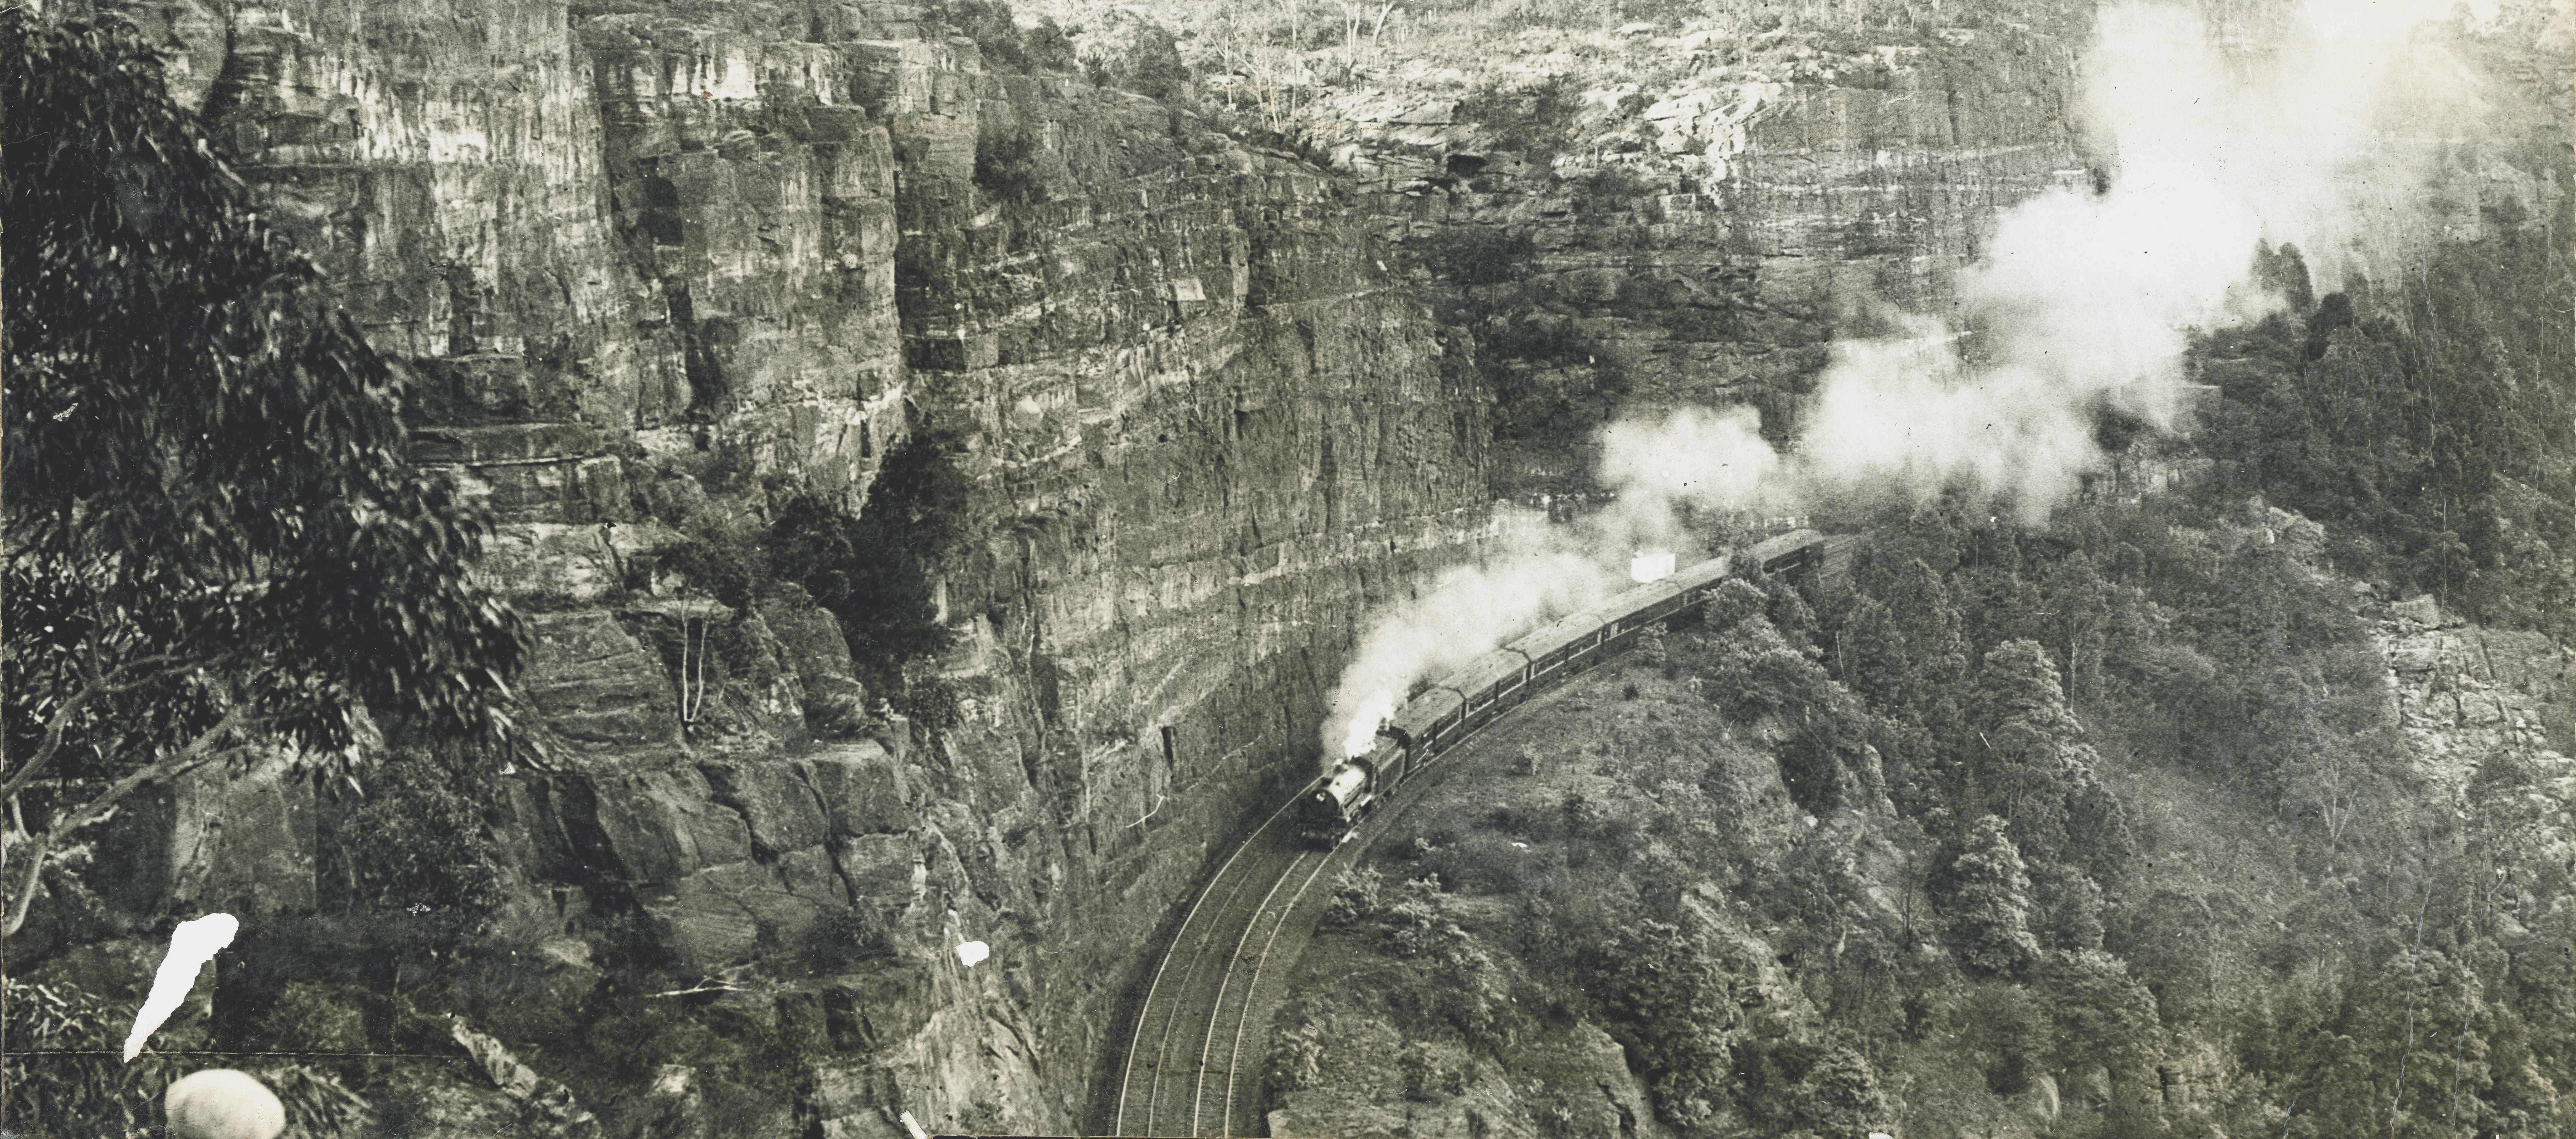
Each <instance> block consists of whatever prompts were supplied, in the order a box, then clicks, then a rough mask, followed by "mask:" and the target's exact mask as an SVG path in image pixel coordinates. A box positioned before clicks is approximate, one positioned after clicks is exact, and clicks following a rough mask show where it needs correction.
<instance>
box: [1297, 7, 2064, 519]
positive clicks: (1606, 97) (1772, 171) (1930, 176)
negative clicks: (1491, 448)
mask: <svg viewBox="0 0 2576 1139" xmlns="http://www.w3.org/2000/svg"><path fill="white" fill-rule="evenodd" d="M2063 7H2064V8H2065V9H2067V10H2066V11H2057V10H2054V8H2053V7H2052V8H2051V10H2048V11H2045V12H2037V13H2030V14H2028V15H2029V18H2030V20H2031V21H2032V22H2031V23H2003V22H1994V21H1985V22H1980V23H1978V26H1975V27H1960V28H1941V29H1931V30H1921V29H1917V30H1898V29H1892V28H1888V29H1882V28H1866V27H1861V26H1854V27H1851V28H1847V29H1838V27H1837V24H1836V22H1835V21H1834V20H1833V19H1832V18H1831V17H1828V16H1824V15H1819V14H1812V13H1811V14H1806V15H1802V16H1797V17H1791V19H1792V20H1793V25H1783V26H1780V27H1776V28H1773V29H1772V30H1770V31H1767V32H1764V31H1759V29H1757V28H1755V27H1751V26H1747V27H1745V28H1742V29H1740V30H1739V31H1738V32H1733V33H1730V32H1728V31H1726V30H1723V29H1722V28H1716V29H1712V28H1710V27H1708V26H1707V25H1705V24H1696V25H1690V26H1692V27H1698V28H1700V29H1701V30H1697V31H1684V32H1676V31H1675V30H1674V28H1673V27H1672V26H1670V25H1668V24H1657V23H1654V22H1651V21H1646V22H1638V23H1632V24H1628V25H1626V26H1623V27H1620V28H1618V29H1617V30H1615V31H1609V30H1596V31H1589V32H1582V31H1566V32H1558V33H1553V34H1550V33H1543V32H1539V31H1531V32H1527V33H1523V34H1522V35H1520V36H1518V37H1513V38H1509V39H1505V38H1502V37H1500V36H1499V34H1496V33H1490V32H1489V33H1487V35H1486V38H1485V39H1484V40H1482V41H1481V42H1482V45H1483V46H1484V47H1485V48H1487V49H1488V50H1487V51H1485V52H1483V53H1480V54H1479V53H1466V52H1462V51H1461V50H1459V49H1458V48H1457V47H1456V45H1455V44H1454V43H1453V42H1451V41H1444V40H1438V39H1435V40H1433V41H1432V42H1431V44H1430V45H1429V46H1426V47H1422V48H1417V49H1413V50H1411V51H1408V52H1406V53H1403V54H1397V55H1391V56H1377V57H1375V58H1373V59H1369V60H1367V61H1365V62H1362V63H1360V64H1357V65H1355V66H1353V67H1351V68H1350V69H1349V70H1348V72H1347V73H1346V74H1347V78H1346V79H1345V80H1344V81H1343V82H1342V83H1340V84H1338V85H1334V86H1331V87H1328V88H1322V89H1319V94H1318V96H1317V97H1316V99H1315V101H1314V102H1313V103H1312V104H1311V105H1310V106H1308V107H1307V108H1306V109H1304V110H1303V111H1302V112H1301V116H1302V118H1303V120H1304V124H1305V130H1306V134H1307V137H1308V138H1309V139H1310V140H1311V141H1312V142H1313V143H1314V144H1315V145H1316V146H1317V147H1318V148H1319V149H1322V150H1326V151H1329V152H1330V154H1331V155H1332V159H1333V164H1334V165H1335V166H1336V167H1337V168H1340V169H1345V170H1349V171H1351V172H1352V173H1353V174H1354V175H1355V176H1356V177H1357V178H1358V180H1359V181H1360V183H1361V185H1362V186H1363V187H1365V189H1366V191H1367V194H1368V201H1369V205H1370V211H1371V213H1372V214H1373V215H1374V220H1375V221H1376V222H1377V224H1379V225H1380V226H1381V227H1382V228H1383V230H1384V232H1386V233H1387V235H1388V236H1389V237H1390V239H1391V240H1393V241H1394V242H1396V243H1398V244H1399V245H1400V246H1401V247H1402V248H1403V249H1404V250H1405V251H1406V252H1407V253H1408V254H1409V255H1410V261H1409V264H1410V266H1411V269H1412V276H1413V279H1414V280H1415V282H1416V284H1417V286H1418V287H1419V288H1420V289H1421V290H1422V292H1423V295H1424V296H1425V297H1426V298H1431V299H1434V300H1435V301H1436V303H1438V305H1439V306H1440V308H1441V310H1442V313H1443V315H1444V316H1447V317H1450V318H1452V319H1455V320H1457V321H1458V322H1459V323H1461V324H1464V325H1467V326H1468V327H1470V328H1472V329H1473V330H1474V331H1475V332H1476V335H1477V336H1478V339H1479V341H1480V351H1479V354H1478V355H1479V360H1480V362H1481V363H1482V364H1483V366H1484V368H1485V370H1486V371H1487V373H1488V375H1489V377H1490V379H1491V381H1492V382H1493V384H1494V385H1495V386H1496V388H1497V389H1498V390H1500V391H1502V392H1504V393H1505V394H1506V395H1507V397H1510V398H1509V403H1510V404H1511V407H1510V409H1509V411H1508V412H1507V413H1506V414H1505V416H1504V417H1503V419H1502V420H1501V423H1500V427H1501V431H1500V432H1499V434H1500V437H1501V438H1500V442H1501V447H1500V449H1499V450H1498V452H1497V459H1496V462H1497V470H1498V472H1499V474H1500V475H1501V480H1500V481H1501V484H1502V489H1505V490H1507V491H1518V492H1522V493H1531V492H1543V491H1554V492H1559V493H1562V492H1564V491H1568V490H1575V491H1580V490H1582V489H1585V488H1586V486H1587V483H1588V473H1589V469H1590V465H1591V464H1590V461H1589V459H1590V456H1589V453H1588V450H1587V449H1586V448H1585V447H1584V446H1583V445H1581V444H1577V445H1575V446H1571V447H1569V446H1568V445H1567V444H1568V442H1569V437H1572V438H1574V439H1580V438H1581V437H1582V436H1583V434H1584V433H1585V432H1587V431H1588V430H1589V429H1590V428H1591V427H1593V426H1594V425H1596V424H1598V423H1600V422H1602V421H1604V420H1606V419H1610V418H1616V417H1618V416H1621V415H1643V416H1650V417H1651V416H1656V415H1660V414H1661V413H1663V412H1665V411H1669V410H1671V409H1673V408H1675V407H1680V406H1690V405H1697V406H1718V407H1723V406H1727V405H1731V404H1748V403H1749V404H1753V405H1755V406H1757V407H1760V408H1761V409H1762V410H1763V412H1764V414H1765V418H1766V423H1765V426H1766V428H1767V429H1769V430H1771V431H1774V432H1785V431H1786V430H1787V428H1788V419H1787V416H1788V415H1789V414H1790V413H1791V411H1792V409H1793V408H1794V406H1795V397H1796V396H1797V395H1799V394H1801V393H1804V392H1806V391H1808V390H1810V389H1811V388H1812V384H1813V380H1814V377H1815V376H1816V374H1817V373H1818V372H1819V371H1820V370H1821V369H1822V368H1823V367H1824V364H1825V361H1826V345H1827V342H1828V341H1829V340H1830V339H1832V337H1834V336H1835V335H1837V334H1845V335H1848V334H1869V333H1871V332H1872V331H1874V330H1876V329H1879V328H1881V327H1883V326H1884V325H1885V324H1886V322H1887V318H1888V316H1889V314H1890V312H1891V311H1892V310H1904V311H1910V312H1918V313H1920V312H1933V311H1939V310H1940V309H1942V308H1943V307H1945V306H1946V304H1947V301H1948V298H1949V295H1950V288H1951V282H1952V279H1953V277H1954V276H1955V274H1956V273H1957V272H1958V271H1959V270H1960V269H1962V268H1964V267H1965V266H1966V265H1967V264H1968V263H1969V262H1971V261H1972V260H1974V258H1975V257H1976V255H1977V251H1978V244H1979V242H1980V241H1981V240H1983V237H1984V231H1985V229H1986V227H1987V226H1988V224H1989V222H1990V219H1991V218H1992V217H1993V215H1994V214H1995V213H1997V212H1999V211H2001V210H2003V209H2005V208H2007V207H2010V206H2012V205H2014V204H2016V203H2018V202H2020V201H2022V200H2024V199H2026V198H2028V197H2030V196H2032V195H2034V194H2036V193H2039V192H2041V191H2043V190H2046V189H2048V188H2050V187H2052V186H2058V185H2069V184H2082V183H2083V182H2084V181H2085V180H2086V179H2087V178H2089V174H2088V172H2087V165H2088V159H2087V158H2086V157H2085V155H2084V148H2083V145H2082V142H2081V140H2080V139H2079V138H2078V137H2077V135H2076V133H2075V132H2074V130H2073V129H2072V128H2071V127H2070V126H2069V125H2068V124H2067V122H2066V121H2065V110H2066V102H2067V100H2068V98H2069V97H2070V91H2071V88H2072V85H2073V80H2074V58H2073V47H2074V45H2075V44H2077V43H2078V42H2079V39H2080V36H2081V35H2082V33H2083V27H2084V24H2083V16H2082V13H2081V11H2079V9H2081V8H2082V6H2081V5H2065V6H2063ZM1963 18H1968V19H1971V20H1974V19H1975V17H1974V16H1971V15H1967V14H1963ZM1793 27H1794V28H1798V29H1804V30H1793Z"/></svg>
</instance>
